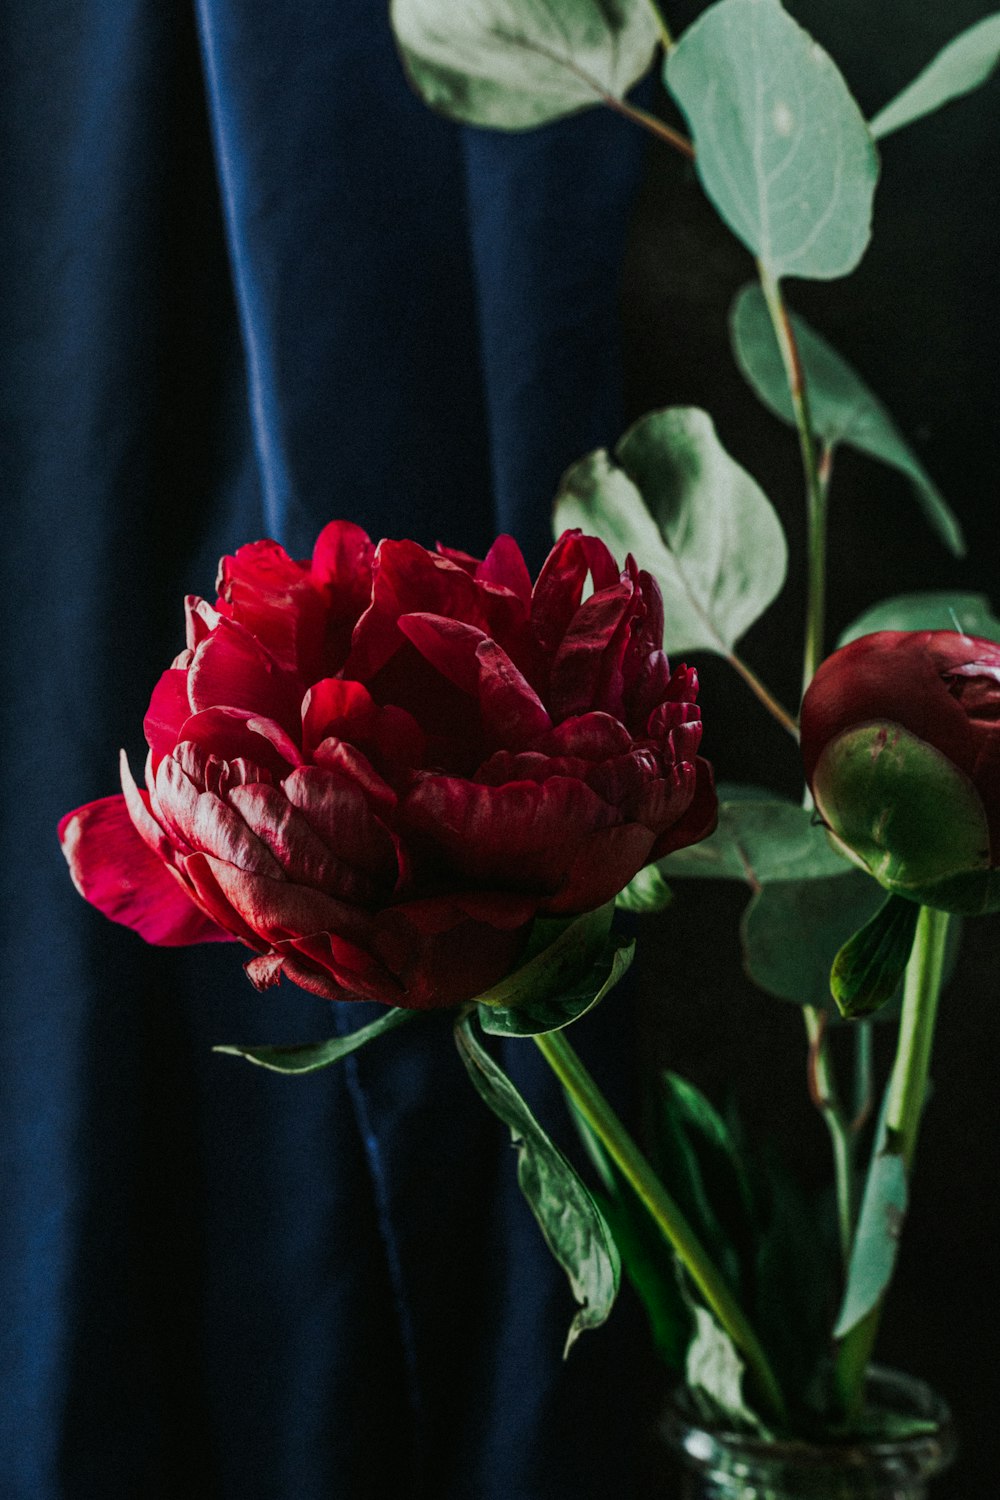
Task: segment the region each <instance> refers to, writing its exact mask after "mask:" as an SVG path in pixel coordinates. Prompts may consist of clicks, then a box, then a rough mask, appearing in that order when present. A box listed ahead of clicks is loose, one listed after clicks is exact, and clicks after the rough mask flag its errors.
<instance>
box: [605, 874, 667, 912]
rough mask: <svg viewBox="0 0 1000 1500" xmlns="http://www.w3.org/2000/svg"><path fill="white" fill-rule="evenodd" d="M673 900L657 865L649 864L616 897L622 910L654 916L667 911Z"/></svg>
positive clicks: (616, 902)
mask: <svg viewBox="0 0 1000 1500" xmlns="http://www.w3.org/2000/svg"><path fill="white" fill-rule="evenodd" d="M672 900H673V894H672V892H671V890H670V887H669V885H667V883H666V881H665V880H664V878H663V876H662V875H661V874H660V872H659V870H658V869H657V867H656V865H647V866H646V868H645V869H644V870H640V871H639V873H638V875H636V876H634V878H633V879H632V880H630V881H629V883H628V885H627V886H626V887H625V889H624V890H623V891H619V893H618V895H617V896H616V897H615V905H616V906H617V907H619V909H620V910H621V911H631V912H636V913H637V914H641V915H642V916H652V915H653V914H654V913H655V912H658V911H665V910H666V908H667V907H668V906H669V905H670V903H671V901H672Z"/></svg>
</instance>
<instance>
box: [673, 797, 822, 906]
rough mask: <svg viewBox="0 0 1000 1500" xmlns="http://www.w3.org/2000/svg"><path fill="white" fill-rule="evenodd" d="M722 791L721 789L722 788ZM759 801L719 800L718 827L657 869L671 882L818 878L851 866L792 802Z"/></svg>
mask: <svg viewBox="0 0 1000 1500" xmlns="http://www.w3.org/2000/svg"><path fill="white" fill-rule="evenodd" d="M720 792H721V789H720ZM756 796H757V797H758V798H759V799H760V800H756V801H751V800H749V799H744V798H742V797H741V798H739V799H738V800H730V799H726V798H725V797H720V802H719V826H718V828H717V829H716V830H715V832H714V833H713V834H711V835H710V836H709V837H708V838H707V839H703V840H702V842H701V843H700V844H692V845H690V847H689V848H687V849H679V850H678V851H677V853H676V854H668V855H667V857H666V859H662V860H661V861H660V863H659V869H660V870H661V872H662V873H663V875H665V876H666V877H667V879H669V880H679V879H715V880H744V881H746V882H747V883H748V884H749V885H752V886H755V887H756V886H758V885H765V884H768V883H770V882H771V881H775V880H808V879H819V878H821V877H823V876H827V875H837V874H842V873H843V872H844V871H845V870H847V869H848V868H849V867H848V865H847V863H846V861H845V860H844V858H843V857H842V855H840V854H838V853H837V852H836V850H835V849H833V847H832V846H831V844H830V841H829V839H828V838H827V836H826V834H825V833H824V831H823V829H822V828H821V827H819V826H817V825H816V824H815V823H814V821H813V814H812V813H811V812H809V810H808V809H807V808H804V807H802V806H800V805H799V804H797V803H795V802H785V801H782V800H779V799H778V798H776V797H767V796H766V795H765V794H764V793H760V792H758V793H756Z"/></svg>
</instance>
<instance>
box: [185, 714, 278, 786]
mask: <svg viewBox="0 0 1000 1500" xmlns="http://www.w3.org/2000/svg"><path fill="white" fill-rule="evenodd" d="M185 740H190V741H192V743H194V744H196V745H198V746H200V747H201V749H203V750H204V751H205V752H206V754H208V755H214V756H216V757H217V758H218V759H219V760H226V761H236V760H245V761H248V762H249V763H250V764H251V765H261V766H266V767H267V769H268V770H269V771H271V772H272V773H273V774H274V775H276V776H277V777H279V778H280V777H282V776H286V775H287V774H288V772H289V771H290V770H291V769H292V767H293V766H301V765H303V764H304V761H303V758H302V755H301V753H300V752H299V749H298V747H297V746H296V745H295V744H294V743H293V741H292V740H291V739H290V738H289V737H288V735H287V734H286V733H285V731H284V730H283V729H282V727H281V725H280V724H276V723H275V722H274V720H273V719H265V718H262V717H261V716H259V715H258V714H254V713H250V712H249V711H248V710H247V709H245V708H206V709H204V710H203V711H202V712H201V713H197V714H192V715H191V717H190V719H188V720H186V721H185V723H184V724H183V726H182V727H181V733H180V742H181V743H183V742H184V741H185Z"/></svg>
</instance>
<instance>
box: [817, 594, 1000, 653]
mask: <svg viewBox="0 0 1000 1500" xmlns="http://www.w3.org/2000/svg"><path fill="white" fill-rule="evenodd" d="M878 630H957V631H961V632H964V633H965V634H966V635H978V636H981V637H982V638H983V639H984V640H987V641H1000V620H998V619H997V617H996V615H995V614H994V613H993V611H992V609H991V608H990V601H989V600H988V599H987V597H986V595H985V594H951V593H924V594H896V595H895V596H894V597H893V598H891V599H883V600H882V601H881V603H879V604H873V605H872V607H871V609H866V610H865V612H864V614H863V615H859V616H858V618H857V619H856V620H852V622H851V624H850V625H848V627H847V629H846V630H845V631H844V633H843V634H842V635H841V637H840V639H839V640H838V642H837V645H838V646H846V645H847V643H848V641H854V640H857V639H858V637H859V636H862V635H873V634H874V633H875V632H876V631H878Z"/></svg>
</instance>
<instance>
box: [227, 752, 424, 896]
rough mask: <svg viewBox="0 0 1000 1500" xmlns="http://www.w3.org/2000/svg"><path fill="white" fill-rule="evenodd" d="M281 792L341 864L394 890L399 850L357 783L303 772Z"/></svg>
mask: <svg viewBox="0 0 1000 1500" xmlns="http://www.w3.org/2000/svg"><path fill="white" fill-rule="evenodd" d="M282 790H283V792H284V795H285V797H286V798H287V799H288V801H289V802H290V803H291V805H292V806H293V807H294V808H296V809H297V810H298V811H299V812H300V813H301V815H302V817H303V818H304V819H305V821H306V822H307V823H308V825H309V827H310V828H311V829H312V830H313V832H314V833H315V834H317V835H318V837H319V838H320V839H321V840H322V841H323V843H324V844H325V845H326V847H327V848H328V849H329V850H330V851H331V852H332V853H333V854H335V855H336V856H337V858H338V859H339V860H342V861H344V862H345V863H346V864H347V865H349V866H350V867H351V868H352V869H355V870H363V871H364V872H365V873H366V874H367V875H369V876H371V877H372V878H373V879H375V880H377V881H379V882H380V883H381V884H382V885H384V886H386V885H387V886H388V888H389V889H390V890H391V889H392V887H393V886H394V884H395V881H396V877H397V874H398V865H397V859H396V849H395V845H394V843H393V840H392V836H391V835H390V833H389V830H388V829H387V828H386V827H385V824H384V823H383V822H382V821H381V820H380V819H379V818H378V817H377V816H376V814H375V812H374V811H373V809H372V807H371V805H370V803H369V800H368V797H367V795H366V792H365V789H364V788H363V787H362V786H361V785H360V784H359V783H358V782H356V781H354V780H352V779H351V778H350V777H349V776H346V775H344V774H343V773H342V772H340V771H336V770H327V769H325V768H324V767H321V766H304V767H303V768H302V769H301V770H299V771H293V772H292V774H291V776H289V777H287V778H286V780H285V781H284V783H283V784H282ZM234 795H235V794H234Z"/></svg>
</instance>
